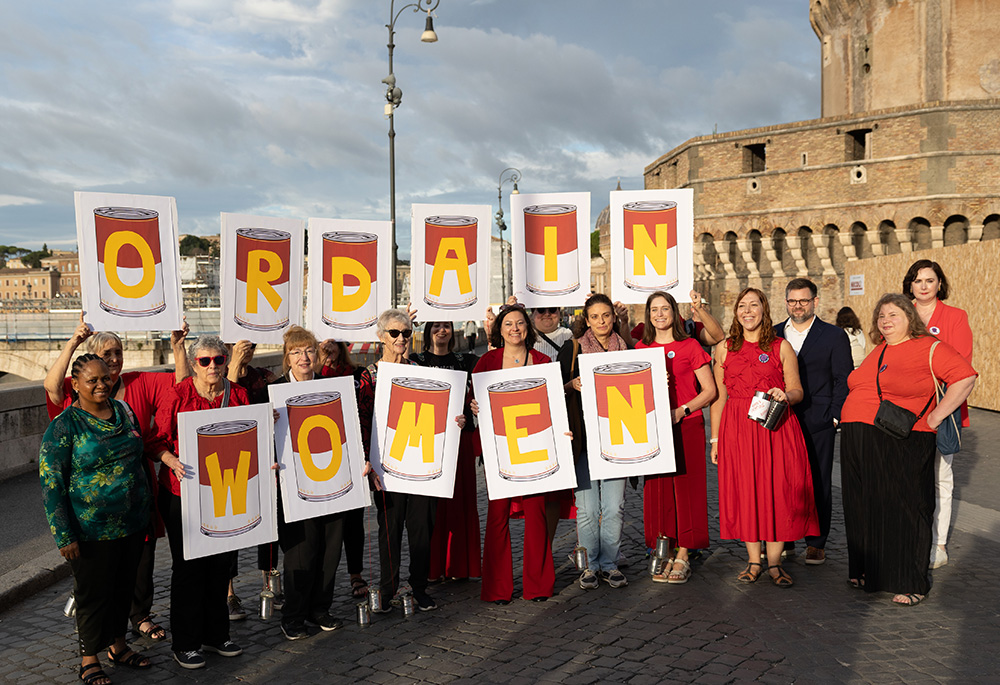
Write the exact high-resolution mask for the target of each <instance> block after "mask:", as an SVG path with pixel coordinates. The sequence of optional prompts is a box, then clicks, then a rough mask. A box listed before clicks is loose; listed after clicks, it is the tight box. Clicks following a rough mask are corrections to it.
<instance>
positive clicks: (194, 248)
mask: <svg viewBox="0 0 1000 685" xmlns="http://www.w3.org/2000/svg"><path fill="white" fill-rule="evenodd" d="M211 251H212V242H211V241H210V240H208V239H207V238H202V237H201V236H197V235H186V236H184V237H183V238H181V242H180V253H181V254H182V255H183V256H185V257H194V256H198V255H207V254H209V253H210V252H211Z"/></svg>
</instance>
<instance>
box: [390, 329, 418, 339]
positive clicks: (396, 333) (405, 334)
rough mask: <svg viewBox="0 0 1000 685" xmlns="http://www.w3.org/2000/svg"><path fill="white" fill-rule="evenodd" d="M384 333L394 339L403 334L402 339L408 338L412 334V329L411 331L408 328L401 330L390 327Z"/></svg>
mask: <svg viewBox="0 0 1000 685" xmlns="http://www.w3.org/2000/svg"><path fill="white" fill-rule="evenodd" d="M386 333H388V334H389V337H390V338H392V339H393V340H395V339H396V338H398V337H399V336H403V339H404V340H409V339H410V336H411V335H413V331H411V330H410V329H409V328H407V329H406V330H403V331H401V330H399V329H398V328H390V329H389V330H387V331H386Z"/></svg>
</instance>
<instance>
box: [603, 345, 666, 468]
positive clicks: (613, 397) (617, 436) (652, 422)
mask: <svg viewBox="0 0 1000 685" xmlns="http://www.w3.org/2000/svg"><path fill="white" fill-rule="evenodd" d="M594 385H595V390H596V392H597V427H598V434H599V435H600V439H601V457H602V458H603V459H604V460H605V461H610V462H612V463H615V464H638V463H641V462H644V461H648V460H650V459H652V458H653V457H655V456H656V455H658V454H659V453H660V440H659V435H658V433H657V430H656V404H655V402H654V400H653V367H652V365H651V364H650V363H649V362H619V363H617V364H602V365H601V366H598V367H595V368H594Z"/></svg>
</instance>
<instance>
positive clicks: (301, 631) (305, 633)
mask: <svg viewBox="0 0 1000 685" xmlns="http://www.w3.org/2000/svg"><path fill="white" fill-rule="evenodd" d="M281 632H282V633H284V634H285V638H286V639H288V640H301V639H302V638H305V637H309V629H308V628H306V624H305V623H303V622H302V621H292V622H290V623H285V622H284V621H282V622H281Z"/></svg>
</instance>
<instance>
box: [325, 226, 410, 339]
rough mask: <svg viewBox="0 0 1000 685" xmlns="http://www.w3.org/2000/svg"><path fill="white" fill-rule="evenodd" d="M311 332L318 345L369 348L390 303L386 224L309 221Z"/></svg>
mask: <svg viewBox="0 0 1000 685" xmlns="http://www.w3.org/2000/svg"><path fill="white" fill-rule="evenodd" d="M309 266H310V268H309V298H308V307H307V311H308V314H307V316H306V319H307V321H308V322H309V328H310V330H312V332H313V333H315V334H316V337H317V338H319V339H320V340H325V339H327V338H333V339H334V340H343V341H345V342H371V341H374V340H377V339H378V336H376V335H375V322H376V320H377V319H378V315H379V314H380V313H382V311H383V310H385V309H388V308H389V306H390V301H391V300H392V277H393V274H392V240H391V237H390V231H389V222H388V221H352V220H345V219H309Z"/></svg>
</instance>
